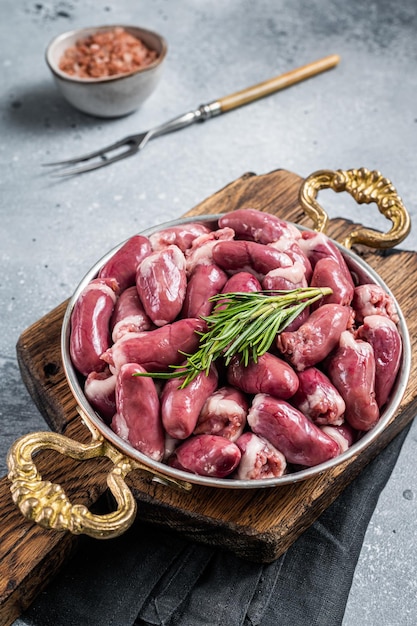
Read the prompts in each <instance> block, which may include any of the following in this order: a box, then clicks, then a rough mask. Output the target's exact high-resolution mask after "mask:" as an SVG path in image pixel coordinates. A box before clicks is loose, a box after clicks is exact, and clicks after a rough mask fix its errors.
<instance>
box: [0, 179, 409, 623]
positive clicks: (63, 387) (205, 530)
mask: <svg viewBox="0 0 417 626" xmlns="http://www.w3.org/2000/svg"><path fill="white" fill-rule="evenodd" d="M301 183H302V179H301V178H300V177H299V176H297V175H295V174H293V173H291V172H288V171H285V170H277V171H274V172H271V173H269V174H265V175H262V176H256V175H254V174H245V175H244V176H242V177H241V178H239V179H238V180H236V181H234V182H232V183H231V184H230V185H228V186H226V187H225V188H223V189H221V190H220V191H218V192H217V193H216V194H214V195H213V196H211V197H210V198H208V199H206V200H204V201H203V202H201V203H200V204H199V205H197V206H196V207H194V209H192V210H191V211H190V212H189V213H187V215H203V214H213V213H222V212H225V211H230V210H234V209H237V208H241V207H246V208H249V207H251V208H256V209H260V210H263V211H267V212H270V213H274V214H276V215H278V216H279V217H282V218H284V219H287V220H290V221H293V222H295V223H299V224H303V225H306V226H311V223H310V222H309V220H308V219H307V218H306V217H305V216H304V215H303V213H302V210H301V208H300V206H299V203H298V193H299V189H300V185H301ZM365 210H366V211H367V212H368V211H369V212H371V211H372V210H377V209H376V208H375V207H372V205H371V206H370V207H366V209H364V211H365ZM371 219H372V218H371V217H369V219H368V223H369V222H370V221H371ZM366 221H367V218H364V222H366ZM354 227H355V224H353V223H352V222H349V221H348V220H346V219H341V218H340V219H335V220H332V221H331V225H330V229H329V231H328V234H329V235H330V236H331V237H333V238H335V239H338V238H341V237H342V236H346V234H348V232H350V231H351V230H353V228H354ZM132 234H133V233H132ZM356 251H357V252H358V253H359V254H360V256H362V258H363V259H364V260H365V261H366V262H367V263H369V264H370V265H371V266H372V267H373V268H374V269H375V270H376V271H377V272H378V273H379V274H380V275H381V277H382V278H383V279H384V280H385V281H386V283H387V284H388V285H389V286H390V288H391V289H392V291H393V292H394V294H395V296H396V297H397V299H398V301H399V304H400V306H401V308H402V311H403V313H404V315H405V318H406V320H407V323H408V326H409V331H410V336H411V341H412V356H413V362H412V371H411V376H410V383H409V385H408V388H407V391H406V393H405V395H404V398H403V400H402V402H401V405H400V408H399V410H398V411H397V414H396V415H395V416H394V418H393V419H392V421H391V422H390V424H389V425H388V427H387V428H386V429H385V430H384V432H383V433H382V435H381V436H380V437H379V438H378V439H377V440H376V441H374V442H373V443H372V444H371V445H370V446H369V447H368V448H367V449H366V450H365V451H364V452H362V453H361V454H360V455H359V456H357V457H356V458H353V459H351V460H349V461H346V462H345V463H344V464H342V465H340V466H338V467H336V468H333V469H332V470H329V471H327V472H325V473H323V474H321V475H319V476H316V477H314V478H311V479H309V480H307V481H304V482H303V483H297V484H294V485H288V486H284V487H279V488H275V489H257V490H247V491H241V490H234V489H228V490H225V489H215V488H208V487H201V486H193V488H192V491H191V493H184V492H182V491H177V490H173V489H172V488H170V487H167V486H165V485H162V484H160V483H157V482H155V481H153V480H152V477H151V476H150V475H149V474H147V473H143V472H142V473H141V472H139V471H135V472H132V473H131V474H130V475H129V476H128V484H129V485H130V487H131V489H132V490H133V492H134V495H135V497H136V499H137V501H138V520H140V521H145V522H149V523H152V524H153V525H157V526H160V527H163V528H171V529H174V530H175V531H176V532H179V533H181V534H182V535H183V536H185V537H188V538H190V539H191V540H193V541H197V542H203V543H206V544H209V545H213V546H222V547H225V548H227V549H230V550H232V551H233V552H235V553H236V554H237V555H239V556H241V557H242V558H245V559H248V560H253V561H259V562H270V561H273V560H274V559H276V558H278V557H279V556H280V555H281V554H282V553H283V552H284V551H285V550H287V548H288V547H289V546H290V545H291V544H292V543H293V542H294V541H295V540H296V539H297V537H299V536H300V534H301V533H302V532H303V531H304V530H305V529H307V528H308V527H309V526H310V525H311V524H312V523H313V522H314V521H315V520H316V519H317V517H318V516H319V515H320V514H321V513H322V512H323V511H324V510H325V509H326V508H327V507H328V506H329V505H330V504H331V503H332V502H333V500H334V499H335V498H336V497H337V496H338V495H339V494H340V493H341V492H342V490H343V489H344V488H345V487H346V486H347V485H348V484H349V483H350V482H351V481H352V480H353V479H354V478H355V476H357V474H358V473H359V472H360V471H361V469H362V468H363V467H364V466H365V465H366V464H367V463H368V462H369V461H370V460H371V459H372V458H374V457H375V455H377V454H378V453H379V452H380V451H381V450H382V449H383V448H384V447H385V446H386V445H387V444H388V443H389V442H390V441H391V440H392V439H393V438H394V437H395V435H397V434H398V433H399V432H400V431H401V430H402V429H403V428H404V427H405V426H406V425H407V424H408V423H409V422H410V421H411V420H412V419H413V417H414V415H415V411H416V393H417V384H416V364H415V358H414V357H415V354H416V349H417V347H416V337H417V318H416V316H415V313H414V309H413V306H414V303H413V296H414V291H415V287H414V276H415V272H416V270H417V255H416V254H415V253H413V252H407V251H403V250H399V251H397V250H395V251H389V252H386V251H385V252H379V251H369V250H364V249H362V250H356ZM65 307H66V303H62V304H61V305H60V306H59V307H57V308H56V309H54V310H53V311H51V312H50V313H49V314H48V315H46V316H45V317H44V318H42V319H41V320H39V321H38V322H36V323H35V324H34V325H32V326H31V327H30V328H28V329H27V330H26V331H25V332H23V334H22V335H21V337H20V338H19V341H18V344H17V355H18V362H19V366H20V369H21V374H22V378H23V380H24V382H25V384H26V386H27V388H28V390H29V392H30V394H31V396H32V398H33V400H34V402H35V403H36V405H37V407H38V408H39V410H40V411H41V413H42V415H43V416H44V417H45V420H46V422H47V424H48V426H49V427H50V428H51V429H52V430H54V431H57V432H62V433H65V434H67V435H68V436H69V437H71V438H73V439H76V440H79V441H87V440H88V439H89V434H88V431H87V429H86V427H85V426H83V425H82V423H81V420H80V418H79V417H78V414H77V412H76V410H75V401H74V399H73V397H72V394H71V392H70V390H69V388H68V385H67V383H66V380H65V376H64V372H63V368H62V362H61V355H60V331H61V322H62V318H63V315H64V311H65ZM37 464H38V466H39V468H40V470H41V472H43V473H44V474H43V475H44V476H45V477H47V478H48V479H49V480H53V481H54V482H59V483H61V484H62V485H63V487H64V488H65V490H66V492H67V493H68V495H69V497H70V498H72V499H73V501H74V502H75V501H76V502H82V503H83V504H86V505H87V506H91V505H93V504H94V503H95V502H96V501H97V500H98V498H99V497H100V495H101V494H102V493H104V491H105V490H106V481H105V479H106V474H107V471H108V469H109V466H110V462H109V461H107V460H104V459H103V460H98V461H97V460H95V461H86V462H83V463H78V464H77V463H76V462H74V461H72V460H70V459H67V458H63V457H61V456H60V455H58V454H57V453H55V452H48V453H42V455H40V459H39V461H37ZM0 507H1V508H0V511H1V513H0V515H1V518H2V519H1V530H0V624H10V623H11V622H12V621H13V620H14V619H16V617H17V616H18V615H19V614H20V613H21V611H22V610H24V609H25V608H26V607H27V606H28V605H29V604H30V603H31V602H32V601H33V598H34V597H35V596H36V594H37V593H39V592H40V591H41V590H42V589H43V588H44V587H45V586H46V585H47V584H48V582H49V581H50V580H51V579H52V577H53V576H54V575H55V574H56V572H57V571H58V570H59V568H60V566H61V565H62V564H63V563H64V562H65V560H66V559H67V558H68V557H69V556H70V555H71V553H72V550H73V549H74V547H75V545H76V541H77V539H76V537H74V536H72V535H70V534H69V533H66V532H56V531H48V530H44V529H42V528H40V527H39V526H37V525H36V524H33V523H31V522H29V521H27V520H25V519H24V518H23V517H22V515H21V514H20V512H19V511H18V510H17V508H16V507H15V506H14V504H13V503H12V500H11V496H10V491H9V484H8V481H7V479H6V478H3V479H2V480H1V482H0Z"/></svg>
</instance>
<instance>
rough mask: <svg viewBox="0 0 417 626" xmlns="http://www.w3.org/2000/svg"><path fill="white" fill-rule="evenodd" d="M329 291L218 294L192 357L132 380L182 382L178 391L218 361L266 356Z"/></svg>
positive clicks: (293, 290)
mask: <svg viewBox="0 0 417 626" xmlns="http://www.w3.org/2000/svg"><path fill="white" fill-rule="evenodd" d="M331 293H332V290H331V289H330V288H329V287H323V288H315V287H306V288H299V289H292V290H288V291H255V292H249V293H246V292H233V293H227V294H218V295H216V296H213V297H212V298H210V301H211V302H214V303H215V304H214V308H213V311H212V312H211V314H210V315H207V316H206V317H203V318H202V319H203V320H204V321H205V322H206V324H207V331H206V332H201V331H200V332H198V334H199V335H200V343H199V347H198V349H197V351H196V352H195V353H194V354H186V353H183V352H181V354H183V356H184V358H185V362H184V363H183V364H181V365H172V366H170V369H171V371H169V372H150V373H148V372H144V373H137V374H134V376H149V377H152V378H160V379H163V380H170V379H172V378H182V379H183V381H182V383H181V385H180V387H181V388H183V387H186V386H187V385H188V384H189V383H190V382H191V381H193V380H194V379H195V378H196V376H198V374H199V373H201V372H205V373H206V375H208V373H209V371H210V367H211V366H212V365H213V363H214V362H215V361H216V360H217V359H218V358H220V357H222V358H224V360H225V364H226V365H228V364H229V363H230V361H231V359H232V357H234V356H239V357H240V359H241V361H242V362H243V364H244V365H245V366H247V365H248V364H249V361H250V360H253V361H255V362H256V361H257V359H258V358H259V357H260V356H262V354H265V352H267V351H268V350H269V348H270V347H271V345H272V344H273V342H274V340H275V339H276V336H277V334H279V333H281V332H282V331H283V330H285V328H286V327H287V326H288V325H289V324H291V322H293V321H294V320H295V319H296V317H297V316H298V315H300V313H301V312H302V311H303V310H304V309H305V308H306V307H307V306H310V305H311V304H313V303H314V302H316V301H318V300H320V299H321V298H323V296H326V295H329V294H331Z"/></svg>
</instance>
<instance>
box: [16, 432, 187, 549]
mask: <svg viewBox="0 0 417 626" xmlns="http://www.w3.org/2000/svg"><path fill="white" fill-rule="evenodd" d="M87 425H88V428H89V429H90V431H91V433H92V435H93V437H92V440H91V442H89V443H87V444H82V443H79V442H77V441H74V440H73V439H69V438H68V437H65V436H64V435H60V434H58V433H53V432H38V433H30V434H28V435H24V436H23V437H21V438H20V439H18V440H17V441H16V442H15V443H14V444H13V445H12V447H11V448H10V450H9V453H8V458H7V462H8V466H9V474H8V478H9V480H10V481H11V485H10V490H11V492H12V497H13V501H14V502H15V504H17V505H18V507H19V508H20V510H21V512H22V513H23V515H24V516H25V517H26V518H28V519H30V520H32V521H34V522H37V523H38V524H39V525H40V526H43V527H44V528H51V529H54V530H69V531H70V532H72V533H73V534H86V535H90V536H91V537H95V538H96V539H108V538H111V537H117V536H119V535H121V534H123V533H124V532H125V531H126V530H127V529H128V528H129V526H130V525H131V524H132V523H133V521H134V519H135V516H136V501H135V499H134V497H133V494H132V493H131V491H130V489H129V487H128V486H127V485H126V483H125V481H124V478H125V476H126V475H127V474H128V473H129V472H131V471H132V470H134V469H142V470H144V471H146V472H148V473H149V472H150V473H152V474H153V475H154V476H155V475H156V476H157V477H159V478H160V481H161V482H164V483H169V484H172V485H174V486H176V487H180V488H183V489H189V488H191V485H189V484H188V483H182V482H181V481H174V480H172V479H171V480H169V479H167V478H166V477H163V476H162V475H161V476H159V474H158V472H155V471H154V470H150V468H147V467H146V466H145V465H142V464H141V463H139V462H138V461H136V460H134V459H131V458H129V457H127V456H125V455H123V454H122V453H121V452H120V451H119V450H117V449H116V448H115V447H114V446H113V445H112V444H111V443H110V442H108V441H106V439H104V437H103V436H102V435H101V434H100V433H99V432H98V431H97V430H96V429H95V428H94V427H92V426H91V425H90V424H88V423H87ZM40 450H55V451H56V452H59V453H61V454H63V455H66V456H69V457H71V458H73V459H75V460H79V461H84V460H87V459H92V458H98V457H107V458H109V459H111V460H112V461H113V463H114V466H113V469H112V471H111V472H110V473H109V474H108V476H107V485H108V487H109V489H110V491H111V493H112V494H113V496H114V498H115V500H116V503H117V509H116V510H115V511H112V512H111V513H108V514H104V515H97V514H94V513H91V512H90V511H89V509H88V508H87V507H86V506H84V505H83V504H71V502H70V501H69V499H68V497H67V495H66V494H65V492H64V489H63V488H62V487H61V485H59V484H56V483H51V482H49V481H45V480H43V479H42V476H41V475H40V473H39V471H38V469H37V467H36V465H35V463H34V461H33V459H32V456H33V455H34V454H35V453H36V452H39V451H40Z"/></svg>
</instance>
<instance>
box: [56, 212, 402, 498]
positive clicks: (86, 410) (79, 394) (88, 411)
mask: <svg viewBox="0 0 417 626" xmlns="http://www.w3.org/2000/svg"><path fill="white" fill-rule="evenodd" d="M219 217H220V214H218V215H203V216H194V217H190V218H182V219H177V220H173V221H169V222H165V223H162V224H158V225H157V226H154V227H152V228H148V229H146V230H144V231H142V232H141V233H139V234H141V235H145V236H149V235H151V234H153V233H155V232H157V231H160V230H162V229H164V228H169V227H172V226H178V225H181V224H186V223H190V222H204V223H209V222H213V223H215V222H216V221H217V219H218V218H219ZM294 226H296V227H297V228H299V229H301V230H309V229H307V228H305V227H302V226H300V225H299V224H294ZM332 241H333V243H334V244H335V245H336V246H337V247H338V248H339V249H340V251H341V252H342V254H343V256H344V257H345V259H346V261H347V263H348V265H349V266H350V269H353V270H360V273H361V275H363V276H365V277H366V279H367V280H368V282H373V283H376V284H378V285H380V286H381V287H383V288H384V289H385V290H386V291H387V292H388V293H389V294H390V295H391V297H392V298H393V300H394V302H395V304H396V307H397V311H398V316H399V324H398V328H399V332H400V334H401V337H402V342H403V354H402V360H401V366H400V370H399V372H398V375H397V380H396V383H395V386H394V388H393V391H392V394H391V399H390V401H389V403H388V404H387V406H386V408H385V409H384V411H383V412H382V415H381V417H380V419H379V421H378V423H377V424H376V425H375V426H374V428H373V429H372V430H370V431H369V432H367V433H365V434H364V435H363V436H362V437H361V439H359V440H358V441H357V442H356V443H355V444H353V445H352V446H351V447H350V448H348V450H346V451H345V452H343V453H342V454H340V455H339V456H337V457H335V458H334V459H331V460H330V461H326V462H325V463H321V464H320V465H316V466H314V467H309V468H306V469H303V470H300V471H297V472H294V473H292V474H286V475H284V476H281V477H279V478H268V479H256V480H237V479H231V478H210V477H206V476H199V475H196V474H190V473H188V472H184V471H181V470H177V469H174V468H171V467H169V466H168V465H165V464H164V463H161V462H157V461H154V460H152V459H150V458H148V457H147V456H145V455H144V454H142V453H141V452H139V451H138V450H135V449H134V448H133V447H132V446H131V445H129V444H128V443H126V442H125V441H123V440H122V439H121V438H120V437H118V436H117V435H116V434H115V433H114V432H113V431H112V430H111V428H110V427H109V426H107V425H106V424H105V423H104V422H103V420H102V419H101V418H100V417H99V415H98V414H97V413H96V412H95V411H94V409H93V408H92V407H91V405H90V403H89V402H88V401H87V399H86V397H85V395H84V392H83V388H82V385H81V381H80V377H79V375H78V374H77V372H76V371H75V369H74V367H73V365H72V362H71V358H70V354H69V336H70V319H71V314H72V310H73V308H74V305H75V303H76V301H77V299H78V297H79V295H80V293H81V292H82V290H83V289H84V287H85V286H86V285H87V283H88V282H89V281H90V280H92V279H93V278H94V277H95V276H96V275H97V273H98V271H99V269H100V268H101V266H102V265H104V263H106V261H107V260H108V259H109V258H110V257H111V256H112V255H113V254H114V253H115V252H117V250H118V249H119V248H120V247H121V246H122V245H123V244H124V243H125V242H124V241H123V242H122V243H120V244H119V245H117V246H116V247H114V248H113V249H112V250H110V251H109V252H108V253H107V254H106V255H105V256H103V257H102V258H101V259H100V260H99V261H98V262H97V263H96V264H95V265H94V266H93V267H92V268H91V269H90V270H89V271H88V272H87V274H86V275H85V276H84V278H83V279H82V280H81V282H80V283H79V285H78V287H77V288H76V290H75V292H74V294H73V296H72V297H71V299H70V301H69V303H68V306H67V309H66V312H65V315H64V319H63V324H62V332H61V353H62V360H63V367H64V371H65V376H66V378H67V381H68V384H69V387H70V389H71V392H72V394H73V395H74V398H75V400H76V402H77V404H78V405H79V407H80V408H81V412H82V414H85V416H86V417H88V420H89V421H90V422H91V424H92V425H93V426H94V427H95V428H96V429H97V430H98V431H99V432H100V433H101V434H102V436H103V437H104V438H105V439H106V440H107V441H109V442H111V443H112V444H113V445H114V446H115V448H117V449H118V450H120V451H121V452H122V453H123V454H125V455H126V456H128V457H130V458H132V459H134V460H136V461H138V462H139V463H140V464H141V465H145V466H147V467H148V468H149V469H150V470H154V471H155V472H156V473H157V474H158V476H159V477H158V478H156V480H158V481H159V482H164V480H163V476H162V477H161V474H162V475H164V476H166V477H167V479H168V481H169V478H172V479H174V480H176V481H182V482H185V483H192V484H196V485H201V486H206V487H217V488H223V489H259V488H262V489H263V488H270V487H278V486H281V485H289V484H293V483H297V482H300V481H304V480H306V479H309V478H312V477H314V476H318V475H320V474H322V473H324V472H326V471H327V470H329V469H331V468H333V467H335V466H337V465H340V464H342V463H344V462H345V461H348V460H349V459H352V458H353V457H355V456H357V455H358V454H360V453H361V452H362V451H363V450H365V448H367V447H368V446H369V445H370V443H371V442H373V441H374V440H375V439H377V438H378V437H379V435H380V434H381V433H382V432H383V430H385V428H386V427H387V425H388V424H389V423H390V421H391V420H392V418H393V417H394V415H395V413H396V411H397V409H398V408H399V406H400V403H401V400H402V398H403V396H404V393H405V390H406V387H407V383H408V379H409V375H410V370H411V343H410V337H409V333H408V329H407V324H406V321H405V318H404V315H403V313H402V311H401V309H400V306H399V304H398V302H397V301H396V299H395V297H394V295H393V294H392V292H391V290H390V289H389V287H388V286H387V285H386V284H385V282H384V281H383V280H382V278H381V277H380V276H379V275H378V273H377V272H375V270H373V269H372V268H371V267H370V266H369V265H368V264H367V263H366V262H365V261H363V260H362V259H361V258H360V257H359V256H358V255H357V254H355V253H354V252H352V251H351V250H348V249H346V248H345V247H344V246H342V245H341V244H339V243H338V242H337V241H334V240H333V239H332ZM168 481H167V482H168Z"/></svg>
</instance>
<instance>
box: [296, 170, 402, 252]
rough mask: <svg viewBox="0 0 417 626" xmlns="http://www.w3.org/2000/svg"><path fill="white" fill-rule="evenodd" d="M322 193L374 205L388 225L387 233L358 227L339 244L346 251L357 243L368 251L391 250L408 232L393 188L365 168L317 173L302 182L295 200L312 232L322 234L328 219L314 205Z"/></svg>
mask: <svg viewBox="0 0 417 626" xmlns="http://www.w3.org/2000/svg"><path fill="white" fill-rule="evenodd" d="M322 189H333V191H336V192H341V191H347V192H348V193H350V195H351V196H352V197H353V198H354V199H355V200H356V202H357V203H358V204H364V203H365V204H370V203H371V202H375V203H376V204H377V206H378V209H379V211H380V212H381V213H382V214H383V215H384V216H385V217H386V218H387V219H389V220H390V221H391V222H392V227H391V229H390V230H389V231H388V232H387V233H381V232H379V231H377V230H374V229H372V228H366V227H365V226H359V227H358V228H356V229H355V230H354V231H353V232H351V233H350V234H349V235H348V236H347V237H346V238H345V239H344V240H343V241H341V243H342V244H343V245H344V246H345V247H346V248H351V247H352V245H353V244H355V243H360V244H364V245H366V246H370V247H371V248H392V247H393V246H396V245H397V244H399V243H400V242H401V241H403V240H404V239H405V238H406V237H407V235H408V233H409V232H410V228H411V222H410V216H409V215H408V212H407V209H406V208H405V206H404V205H403V203H402V200H401V198H400V197H399V195H398V193H397V191H396V189H395V187H394V185H393V184H392V183H391V182H390V181H389V180H388V179H387V178H384V177H383V176H382V175H381V174H380V172H378V171H375V170H374V171H370V170H367V169H366V168H360V169H352V170H337V171H333V170H319V171H317V172H314V173H313V174H311V175H310V176H309V177H308V178H306V180H305V181H304V183H303V185H302V187H301V190H300V196H299V200H300V203H301V206H302V208H303V210H304V211H305V213H306V214H307V215H308V216H309V217H310V218H311V219H312V220H313V223H314V230H317V231H319V232H326V230H327V227H328V222H329V217H328V215H327V213H326V212H325V211H324V209H323V208H322V207H321V206H320V204H319V203H318V202H317V201H316V197H317V194H318V192H319V191H320V190H322Z"/></svg>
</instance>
